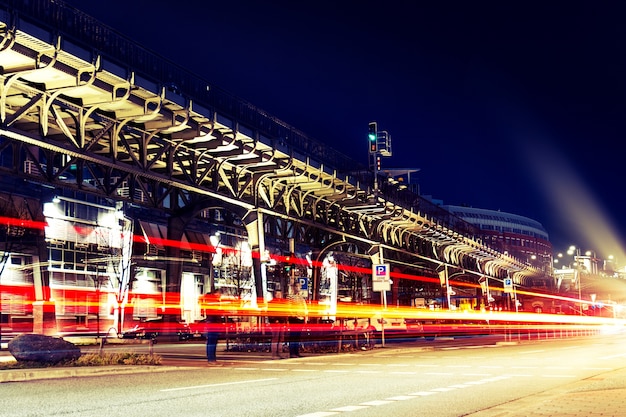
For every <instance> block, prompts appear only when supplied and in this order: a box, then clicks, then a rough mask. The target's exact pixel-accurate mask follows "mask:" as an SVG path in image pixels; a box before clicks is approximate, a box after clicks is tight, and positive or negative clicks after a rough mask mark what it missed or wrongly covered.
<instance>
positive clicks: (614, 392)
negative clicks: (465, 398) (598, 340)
mask: <svg viewBox="0 0 626 417" xmlns="http://www.w3.org/2000/svg"><path fill="white" fill-rule="evenodd" d="M625 414H626V368H622V369H618V370H615V371H611V372H606V373H603V374H600V375H597V376H595V377H593V378H589V379H585V380H582V381H577V382H574V383H572V384H569V385H566V386H563V387H560V388H557V389H554V390H549V391H546V392H542V393H539V394H535V395H532V396H530V397H525V398H520V399H518V400H515V401H510V402H507V403H505V404H501V405H498V406H496V407H492V408H490V409H487V410H483V411H480V412H478V413H473V414H468V415H467V416H471V417H556V416H558V417H583V416H584V417H593V416H604V417H606V416H623V415H625Z"/></svg>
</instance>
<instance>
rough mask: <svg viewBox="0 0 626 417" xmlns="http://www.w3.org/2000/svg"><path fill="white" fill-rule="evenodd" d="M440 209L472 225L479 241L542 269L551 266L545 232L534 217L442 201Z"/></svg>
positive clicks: (547, 269) (550, 251) (550, 249)
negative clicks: (477, 232)
mask: <svg viewBox="0 0 626 417" xmlns="http://www.w3.org/2000/svg"><path fill="white" fill-rule="evenodd" d="M441 207H442V208H443V209H445V210H447V211H449V212H450V213H452V214H454V215H455V216H457V217H460V218H461V219H463V220H465V221H466V222H468V223H471V224H472V225H474V226H475V227H476V228H477V229H478V230H479V234H480V236H479V237H480V238H481V239H482V240H483V242H484V243H485V244H487V245H489V246H490V247H492V248H494V249H496V250H497V251H500V252H504V253H508V254H509V255H510V256H513V257H515V258H517V259H519V260H520V261H522V262H525V263H527V264H529V265H532V266H534V267H537V268H540V269H542V270H544V271H546V272H548V273H549V272H551V268H552V244H551V243H550V240H549V237H548V232H547V231H546V229H545V228H544V227H543V226H542V224H541V223H539V222H538V221H536V220H533V219H530V218H528V217H524V216H520V215H517V214H511V213H504V212H501V211H497V210H487V209H479V208H474V207H462V206H452V205H442V206H441Z"/></svg>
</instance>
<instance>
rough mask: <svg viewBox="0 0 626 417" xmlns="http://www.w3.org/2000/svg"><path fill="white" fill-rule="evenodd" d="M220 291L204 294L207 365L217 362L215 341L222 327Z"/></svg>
mask: <svg viewBox="0 0 626 417" xmlns="http://www.w3.org/2000/svg"><path fill="white" fill-rule="evenodd" d="M221 298H222V293H221V291H220V290H215V291H213V292H212V293H210V294H206V296H205V299H204V308H205V314H206V359H207V361H208V363H209V365H214V364H216V363H217V341H218V339H219V336H220V331H221V329H222V309H221Z"/></svg>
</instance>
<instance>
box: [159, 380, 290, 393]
mask: <svg viewBox="0 0 626 417" xmlns="http://www.w3.org/2000/svg"><path fill="white" fill-rule="evenodd" d="M277 379H278V378H263V379H248V380H245V381H233V382H222V383H219V384H207V385H193V386H189V387H178V388H165V389H162V390H160V391H161V392H169V391H182V390H187V389H198V388H212V387H222V386H226V385H237V384H253V383H257V382H267V381H274V380H277Z"/></svg>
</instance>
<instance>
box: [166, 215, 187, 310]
mask: <svg viewBox="0 0 626 417" xmlns="http://www.w3.org/2000/svg"><path fill="white" fill-rule="evenodd" d="M186 224H187V222H186V221H185V220H184V219H182V218H181V217H170V218H169V219H168V222H167V239H168V240H169V242H170V243H173V242H180V241H181V239H182V237H183V233H184V231H185V226H186ZM165 253H166V257H167V258H168V262H167V268H166V272H165V280H166V285H165V300H166V303H167V306H168V307H169V308H168V309H167V310H166V312H165V317H164V321H166V322H174V321H175V322H178V321H179V319H180V301H181V300H180V284H181V280H182V276H183V262H182V260H181V257H180V246H179V245H177V244H168V245H166V246H165ZM174 309H176V310H174Z"/></svg>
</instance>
